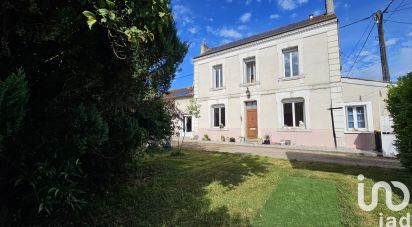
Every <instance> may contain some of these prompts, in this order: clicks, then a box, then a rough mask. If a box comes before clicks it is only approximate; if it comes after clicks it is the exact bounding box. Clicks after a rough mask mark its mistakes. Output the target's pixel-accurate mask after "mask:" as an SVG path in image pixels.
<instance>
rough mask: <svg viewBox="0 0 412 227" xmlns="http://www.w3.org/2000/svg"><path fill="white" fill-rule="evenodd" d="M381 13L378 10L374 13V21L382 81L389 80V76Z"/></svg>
mask: <svg viewBox="0 0 412 227" xmlns="http://www.w3.org/2000/svg"><path fill="white" fill-rule="evenodd" d="M385 11H386V9H385ZM383 13H384V12H382V11H380V10H378V11H377V12H376V13H375V20H376V23H377V24H378V37H379V49H380V52H381V65H382V76H383V81H391V76H390V75H389V66H388V58H387V56H386V44H385V37H384V32H383Z"/></svg>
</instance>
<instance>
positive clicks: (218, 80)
mask: <svg viewBox="0 0 412 227" xmlns="http://www.w3.org/2000/svg"><path fill="white" fill-rule="evenodd" d="M221 87H223V67H222V65H216V66H214V67H213V88H221Z"/></svg>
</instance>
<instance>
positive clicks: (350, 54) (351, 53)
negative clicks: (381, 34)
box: [343, 20, 373, 65]
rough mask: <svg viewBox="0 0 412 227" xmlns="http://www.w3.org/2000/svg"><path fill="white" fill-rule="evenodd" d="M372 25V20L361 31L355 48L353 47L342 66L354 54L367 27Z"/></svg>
mask: <svg viewBox="0 0 412 227" xmlns="http://www.w3.org/2000/svg"><path fill="white" fill-rule="evenodd" d="M372 23H373V20H370V21H369V24H368V26H367V27H366V28H365V30H364V31H363V33H362V35H361V37H360V38H359V40H358V41H357V42H356V44H355V46H354V47H353V49H352V51H351V52H350V53H349V56H348V58H346V60H345V62H344V63H343V64H344V65H345V64H346V63H347V62H348V61H349V59H350V57H351V56H352V55H353V53H355V50H356V49H357V48H358V45H359V43H360V42H361V40H362V39H363V37H364V36H365V34H366V32H367V31H368V29H369V26H371V24H372Z"/></svg>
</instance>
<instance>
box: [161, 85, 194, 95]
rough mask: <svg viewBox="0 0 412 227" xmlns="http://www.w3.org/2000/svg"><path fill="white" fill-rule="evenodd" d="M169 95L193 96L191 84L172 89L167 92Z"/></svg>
mask: <svg viewBox="0 0 412 227" xmlns="http://www.w3.org/2000/svg"><path fill="white" fill-rule="evenodd" d="M167 93H168V96H169V97H172V98H180V97H192V96H193V86H189V87H184V88H178V89H173V90H170V91H168V92H167Z"/></svg>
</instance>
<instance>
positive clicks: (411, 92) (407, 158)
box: [386, 72, 412, 171]
mask: <svg viewBox="0 0 412 227" xmlns="http://www.w3.org/2000/svg"><path fill="white" fill-rule="evenodd" d="M386 101H387V103H388V110H389V112H390V113H391V116H392V117H393V122H394V132H395V134H396V141H395V145H396V147H397V149H398V151H399V154H400V155H399V157H400V161H401V163H402V165H403V166H405V167H406V168H408V169H409V170H411V171H412V119H411V116H412V72H410V73H408V74H407V75H406V76H403V77H400V78H399V80H398V82H397V84H396V85H393V86H390V87H389V92H388V99H387V100H386Z"/></svg>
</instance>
